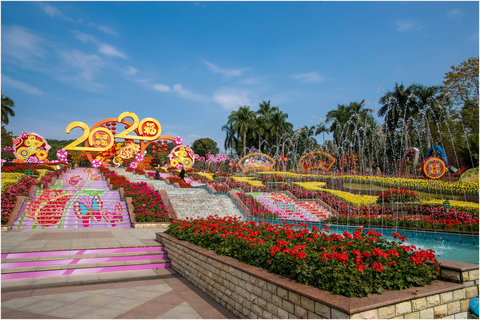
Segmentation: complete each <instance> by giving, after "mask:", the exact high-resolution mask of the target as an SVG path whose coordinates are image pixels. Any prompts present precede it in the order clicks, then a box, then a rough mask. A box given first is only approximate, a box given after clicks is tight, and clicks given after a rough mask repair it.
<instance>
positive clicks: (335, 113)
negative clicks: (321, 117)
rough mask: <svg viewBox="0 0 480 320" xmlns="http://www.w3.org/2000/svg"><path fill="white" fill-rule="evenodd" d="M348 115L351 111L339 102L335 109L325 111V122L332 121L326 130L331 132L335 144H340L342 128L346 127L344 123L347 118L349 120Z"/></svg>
mask: <svg viewBox="0 0 480 320" xmlns="http://www.w3.org/2000/svg"><path fill="white" fill-rule="evenodd" d="M350 116H351V113H350V111H349V109H348V108H347V107H346V106H345V105H343V104H339V105H338V106H337V109H336V110H330V111H328V113H327V116H326V118H325V122H326V123H328V122H330V121H332V124H331V125H330V128H329V129H328V131H329V132H333V139H334V140H335V143H336V144H337V145H341V143H342V141H341V140H342V135H343V132H344V130H346V129H347V128H346V124H347V122H348V120H350Z"/></svg>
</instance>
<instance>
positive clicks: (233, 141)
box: [222, 123, 238, 150]
mask: <svg viewBox="0 0 480 320" xmlns="http://www.w3.org/2000/svg"><path fill="white" fill-rule="evenodd" d="M222 131H225V134H226V137H225V143H224V144H223V146H224V148H225V150H227V149H234V150H236V149H237V147H238V139H237V137H236V136H235V130H233V124H232V123H227V124H226V125H224V126H223V127H222Z"/></svg>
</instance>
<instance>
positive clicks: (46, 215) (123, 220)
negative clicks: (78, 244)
mask: <svg viewBox="0 0 480 320" xmlns="http://www.w3.org/2000/svg"><path fill="white" fill-rule="evenodd" d="M115 226H119V227H129V226H130V218H129V215H128V210H127V206H126V203H125V201H122V200H121V199H120V194H119V192H118V191H116V190H115V191H111V190H110V189H109V188H108V186H107V183H106V181H102V180H101V176H100V173H99V172H98V171H97V170H96V169H92V168H82V169H76V170H71V169H70V170H69V171H68V172H67V173H65V174H64V175H62V177H61V178H60V179H59V180H57V181H56V183H55V184H54V185H53V186H52V187H51V188H50V189H45V190H43V189H37V190H36V192H35V194H34V195H33V196H32V199H31V201H29V202H27V201H25V202H24V203H23V205H22V207H21V209H20V211H19V214H18V217H17V219H16V221H15V223H14V226H13V229H36V228H42V229H44V228H85V227H115Z"/></svg>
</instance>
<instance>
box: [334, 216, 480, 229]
mask: <svg viewBox="0 0 480 320" xmlns="http://www.w3.org/2000/svg"><path fill="white" fill-rule="evenodd" d="M325 222H327V223H335V224H349V225H352V224H353V225H364V226H372V227H375V226H378V227H398V228H413V229H416V230H431V231H464V232H477V233H478V218H472V219H467V218H465V219H464V220H463V221H461V220H460V219H456V218H433V217H431V216H430V217H429V216H414V215H409V216H406V217H398V218H397V217H396V216H393V215H381V214H358V215H348V214H338V215H336V216H333V217H330V218H329V219H327V220H325Z"/></svg>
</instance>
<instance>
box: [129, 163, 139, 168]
mask: <svg viewBox="0 0 480 320" xmlns="http://www.w3.org/2000/svg"><path fill="white" fill-rule="evenodd" d="M130 168H132V169H137V168H138V163H136V162H132V163H130Z"/></svg>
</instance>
